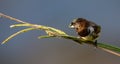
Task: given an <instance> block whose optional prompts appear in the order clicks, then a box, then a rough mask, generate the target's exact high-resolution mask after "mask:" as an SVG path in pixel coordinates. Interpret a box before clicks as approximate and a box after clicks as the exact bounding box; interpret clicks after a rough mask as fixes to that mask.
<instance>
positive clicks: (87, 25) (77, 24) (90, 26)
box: [70, 18, 101, 40]
mask: <svg viewBox="0 0 120 64" xmlns="http://www.w3.org/2000/svg"><path fill="white" fill-rule="evenodd" d="M70 27H71V28H74V29H75V30H76V32H77V33H78V35H79V36H80V37H84V38H86V39H87V36H92V40H94V39H96V38H97V37H98V36H99V33H100V30H101V27H100V26H99V25H97V24H95V23H94V22H91V21H88V20H86V19H84V18H77V19H74V20H73V21H72V22H71V24H70ZM88 40H89V38H88Z"/></svg>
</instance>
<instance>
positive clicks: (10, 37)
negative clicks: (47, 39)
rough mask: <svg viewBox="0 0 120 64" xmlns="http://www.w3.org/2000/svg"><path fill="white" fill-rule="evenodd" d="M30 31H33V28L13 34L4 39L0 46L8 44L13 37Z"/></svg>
mask: <svg viewBox="0 0 120 64" xmlns="http://www.w3.org/2000/svg"><path fill="white" fill-rule="evenodd" d="M30 30H34V28H26V29H23V30H20V31H18V32H16V33H14V34H12V35H11V36H9V37H8V38H6V39H5V40H4V41H3V42H2V43H1V44H5V43H6V42H8V41H9V40H10V39H12V38H13V37H15V36H17V35H19V34H21V33H24V32H28V31H30Z"/></svg>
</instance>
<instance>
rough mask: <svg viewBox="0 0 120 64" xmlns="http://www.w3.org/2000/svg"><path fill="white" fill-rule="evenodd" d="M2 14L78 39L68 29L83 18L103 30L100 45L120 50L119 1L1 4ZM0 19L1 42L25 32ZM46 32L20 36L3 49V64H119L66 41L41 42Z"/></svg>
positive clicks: (4, 0)
mask: <svg viewBox="0 0 120 64" xmlns="http://www.w3.org/2000/svg"><path fill="white" fill-rule="evenodd" d="M0 12H1V13H4V14H7V15H9V16H12V17H15V18H18V19H20V20H23V21H27V22H30V23H34V24H41V25H46V26H51V27H55V28H58V29H61V30H63V31H65V32H66V33H68V34H70V35H73V36H77V35H76V33H75V31H74V30H73V29H70V28H68V25H69V24H70V22H71V21H72V20H73V19H74V18H78V17H82V18H86V19H88V20H91V21H94V22H95V23H97V24H99V25H101V26H102V33H101V36H100V38H99V42H106V43H107V44H111V45H115V46H118V47H120V39H119V38H120V25H119V24H120V0H0ZM15 23H16V22H15V21H11V20H9V19H6V18H0V42H2V41H3V40H4V39H5V38H7V37H8V36H10V35H11V34H13V33H15V32H17V31H19V30H21V29H23V28H25V27H21V28H12V29H10V28H9V26H10V25H12V24H15ZM40 35H45V33H44V32H43V31H37V30H36V31H30V32H27V33H23V34H20V35H18V36H16V37H15V38H13V39H11V40H10V41H9V42H7V43H6V44H4V45H1V46H0V64H120V57H118V56H115V55H112V54H110V53H107V52H104V51H102V50H100V49H95V48H94V47H93V46H90V45H80V44H78V43H76V42H73V41H71V40H66V39H59V38H49V39H38V38H37V37H38V36H40Z"/></svg>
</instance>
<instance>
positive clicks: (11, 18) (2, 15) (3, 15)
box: [0, 13, 29, 24]
mask: <svg viewBox="0 0 120 64" xmlns="http://www.w3.org/2000/svg"><path fill="white" fill-rule="evenodd" d="M0 17H4V18H8V19H10V20H14V21H16V22H19V23H27V24H29V23H28V22H24V21H21V20H19V19H16V18H13V17H11V16H8V15H5V14H3V13H0Z"/></svg>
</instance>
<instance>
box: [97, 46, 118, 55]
mask: <svg viewBox="0 0 120 64" xmlns="http://www.w3.org/2000/svg"><path fill="white" fill-rule="evenodd" d="M99 48H100V49H102V50H104V51H106V52H108V53H111V54H114V55H117V56H120V53H117V52H114V51H111V50H109V49H105V48H102V47H99Z"/></svg>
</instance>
